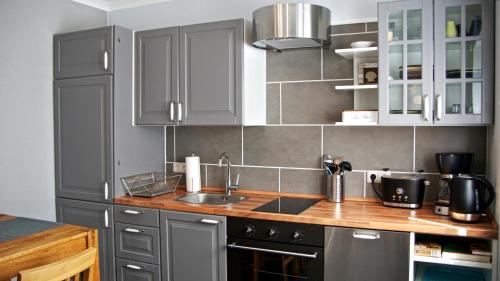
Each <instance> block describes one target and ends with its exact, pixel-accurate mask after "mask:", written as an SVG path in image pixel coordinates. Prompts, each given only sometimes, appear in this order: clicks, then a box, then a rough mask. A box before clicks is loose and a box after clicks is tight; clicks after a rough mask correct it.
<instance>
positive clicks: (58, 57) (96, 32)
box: [54, 26, 114, 79]
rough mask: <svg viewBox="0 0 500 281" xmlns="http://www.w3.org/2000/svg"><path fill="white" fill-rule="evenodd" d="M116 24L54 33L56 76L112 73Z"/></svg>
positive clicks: (67, 76)
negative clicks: (114, 27)
mask: <svg viewBox="0 0 500 281" xmlns="http://www.w3.org/2000/svg"><path fill="white" fill-rule="evenodd" d="M113 66H114V65H113V27H112V26H107V27H103V28H98V29H92V30H86V31H77V32H72V33H65V34H58V35H55V36H54V77H55V78H56V79H59V78H70V77H82V76H90V75H102V74H112V73H113Z"/></svg>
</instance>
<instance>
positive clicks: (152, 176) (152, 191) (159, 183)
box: [121, 172, 182, 197]
mask: <svg viewBox="0 0 500 281" xmlns="http://www.w3.org/2000/svg"><path fill="white" fill-rule="evenodd" d="M181 178H182V174H166V173H161V172H150V173H144V174H139V175H133V176H128V177H123V178H121V182H122V186H123V189H124V191H125V192H126V193H128V194H129V195H130V196H140V197H154V196H158V195H161V194H165V193H169V192H175V189H176V188H177V185H178V184H179V181H180V180H181Z"/></svg>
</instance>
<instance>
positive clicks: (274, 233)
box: [268, 227, 279, 238]
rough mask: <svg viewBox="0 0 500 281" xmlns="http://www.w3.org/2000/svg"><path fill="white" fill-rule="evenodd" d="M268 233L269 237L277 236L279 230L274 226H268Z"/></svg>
mask: <svg viewBox="0 0 500 281" xmlns="http://www.w3.org/2000/svg"><path fill="white" fill-rule="evenodd" d="M268 234H269V237H271V238H275V237H278V235H279V232H278V229H277V228H276V227H271V228H269V233H268Z"/></svg>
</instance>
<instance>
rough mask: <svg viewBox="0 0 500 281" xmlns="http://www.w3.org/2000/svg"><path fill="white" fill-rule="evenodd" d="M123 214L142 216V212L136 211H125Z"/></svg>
mask: <svg viewBox="0 0 500 281" xmlns="http://www.w3.org/2000/svg"><path fill="white" fill-rule="evenodd" d="M123 212H124V213H125V214H127V215H142V214H143V212H142V211H136V210H128V209H127V210H123Z"/></svg>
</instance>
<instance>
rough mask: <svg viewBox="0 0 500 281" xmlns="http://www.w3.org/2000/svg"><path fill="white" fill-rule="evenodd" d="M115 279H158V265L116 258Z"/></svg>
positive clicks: (158, 280)
mask: <svg viewBox="0 0 500 281" xmlns="http://www.w3.org/2000/svg"><path fill="white" fill-rule="evenodd" d="M116 268H117V273H116V280H117V281H160V280H161V279H160V267H159V266H157V265H151V264H147V263H141V262H136V261H130V260H125V259H116Z"/></svg>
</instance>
